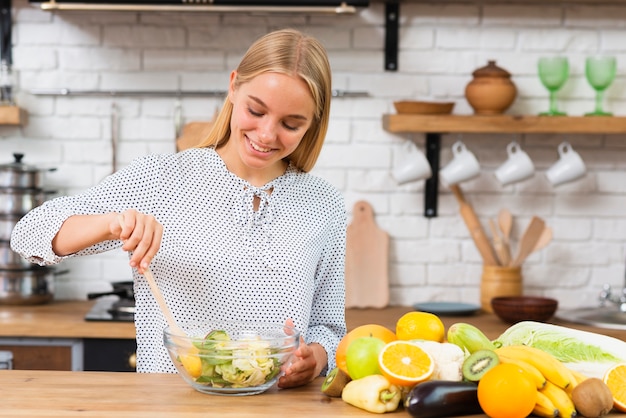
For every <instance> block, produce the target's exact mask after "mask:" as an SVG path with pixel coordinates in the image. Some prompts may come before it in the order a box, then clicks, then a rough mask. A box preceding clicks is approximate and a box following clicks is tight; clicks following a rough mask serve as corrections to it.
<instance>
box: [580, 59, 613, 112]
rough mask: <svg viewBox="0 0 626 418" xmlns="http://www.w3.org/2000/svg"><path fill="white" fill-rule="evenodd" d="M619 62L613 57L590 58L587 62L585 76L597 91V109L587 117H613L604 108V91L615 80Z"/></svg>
mask: <svg viewBox="0 0 626 418" xmlns="http://www.w3.org/2000/svg"><path fill="white" fill-rule="evenodd" d="M616 71H617V62H616V60H615V57H612V56H598V57H588V58H587V60H586V61H585V76H586V77H587V81H588V82H589V84H591V87H593V89H594V90H595V91H596V108H595V110H594V111H593V112H590V113H586V114H585V115H586V116H612V115H613V114H612V113H610V112H605V111H604V110H603V108H602V102H603V100H604V91H605V90H606V89H607V88H608V87H609V86H610V85H611V83H612V82H613V80H614V79H615V73H616Z"/></svg>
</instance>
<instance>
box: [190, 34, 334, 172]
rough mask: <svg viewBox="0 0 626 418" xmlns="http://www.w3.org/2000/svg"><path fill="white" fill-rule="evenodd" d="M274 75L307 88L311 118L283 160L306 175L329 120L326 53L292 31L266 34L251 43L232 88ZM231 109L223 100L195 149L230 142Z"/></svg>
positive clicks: (321, 143)
mask: <svg viewBox="0 0 626 418" xmlns="http://www.w3.org/2000/svg"><path fill="white" fill-rule="evenodd" d="M267 72H276V73H282V74H287V75H295V76H298V77H300V78H301V79H302V80H304V82H305V83H306V84H307V85H308V86H309V90H310V92H311V97H312V98H313V101H314V102H315V115H314V117H313V121H312V123H311V126H310V127H309V129H308V130H307V132H306V133H305V134H304V136H303V137H302V140H301V141H300V144H299V145H298V147H297V148H296V149H295V151H294V152H293V153H291V154H290V155H289V156H288V157H287V158H286V159H287V160H289V161H291V162H292V163H293V164H294V165H295V166H296V167H298V168H299V169H300V170H302V171H310V170H311V169H312V168H313V166H314V165H315V162H316V161H317V158H318V157H319V154H320V152H321V150H322V145H323V143H324V138H325V137H326V131H327V130H328V120H329V117H330V99H331V96H332V90H331V78H332V75H331V71H330V64H329V63H328V57H327V55H326V50H325V49H324V47H323V46H322V44H321V43H320V42H319V41H318V40H316V39H315V38H313V37H310V36H307V35H304V34H303V33H301V32H299V31H297V30H294V29H283V30H278V31H274V32H271V33H268V34H267V35H264V36H262V37H261V38H259V39H258V40H257V41H256V42H254V43H253V44H252V45H251V46H250V48H249V49H248V51H247V52H246V54H245V55H244V57H243V58H242V60H241V62H240V63H239V66H238V67H237V77H236V79H235V82H234V85H235V87H238V86H240V85H242V84H244V83H247V82H249V81H250V80H252V79H253V78H254V77H256V76H258V75H260V74H263V73H267ZM232 113H233V105H232V103H231V102H230V100H229V99H228V97H227V98H226V99H225V100H224V104H223V105H222V108H221V110H220V111H219V113H218V114H217V116H216V118H215V121H214V123H213V127H212V129H211V131H210V132H209V134H208V136H207V138H206V139H205V140H204V141H202V142H201V143H200V144H199V145H198V147H210V146H215V147H216V148H217V147H220V146H222V145H224V144H225V143H226V142H228V139H229V138H230V133H231V132H230V119H231V116H232Z"/></svg>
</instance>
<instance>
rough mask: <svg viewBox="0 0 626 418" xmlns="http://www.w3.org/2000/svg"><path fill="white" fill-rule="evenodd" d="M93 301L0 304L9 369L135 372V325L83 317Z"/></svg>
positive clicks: (0, 338)
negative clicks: (10, 354) (10, 364)
mask: <svg viewBox="0 0 626 418" xmlns="http://www.w3.org/2000/svg"><path fill="white" fill-rule="evenodd" d="M93 304H94V301H54V302H51V303H48V304H43V305H32V306H24V305H20V306H0V351H11V352H12V353H13V368H14V369H21V370H34V369H38V370H73V371H80V370H89V371H91V370H93V371H134V370H135V367H134V353H135V351H136V341H135V325H134V324H133V323H132V322H91V321H85V319H84V318H85V315H86V314H87V312H89V310H90V309H91V307H92V306H93Z"/></svg>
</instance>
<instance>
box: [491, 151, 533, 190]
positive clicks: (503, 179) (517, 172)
mask: <svg viewBox="0 0 626 418" xmlns="http://www.w3.org/2000/svg"><path fill="white" fill-rule="evenodd" d="M506 153H507V154H508V158H507V160H506V161H505V162H504V163H503V164H502V165H501V166H500V167H498V169H497V170H496V171H495V173H494V174H495V176H496V178H497V179H498V181H499V182H500V183H502V185H504V186H506V185H507V184H511V183H515V182H518V181H522V180H526V179H527V178H529V177H531V176H532V175H533V174H534V173H535V165H534V164H533V161H532V160H531V159H530V157H529V156H528V154H526V151H524V150H523V149H522V148H521V147H520V145H519V144H518V143H517V142H516V141H513V142H511V143H510V144H509V145H507V147H506Z"/></svg>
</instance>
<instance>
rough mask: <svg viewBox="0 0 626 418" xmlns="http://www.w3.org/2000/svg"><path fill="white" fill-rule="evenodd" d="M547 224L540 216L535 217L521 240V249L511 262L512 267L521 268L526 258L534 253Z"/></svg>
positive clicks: (519, 248)
mask: <svg viewBox="0 0 626 418" xmlns="http://www.w3.org/2000/svg"><path fill="white" fill-rule="evenodd" d="M545 227H546V224H545V222H544V220H543V219H541V218H539V217H538V216H533V217H532V218H531V220H530V223H529V224H528V226H527V227H526V230H525V231H524V234H523V235H522V238H521V239H520V243H519V247H518V249H517V255H516V256H515V258H514V259H513V261H512V262H511V266H514V267H517V266H521V265H522V263H523V262H524V260H526V257H528V255H529V254H530V253H531V252H532V251H533V249H534V248H535V245H536V244H537V241H539V238H540V237H541V234H542V233H543V230H544V229H545Z"/></svg>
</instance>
